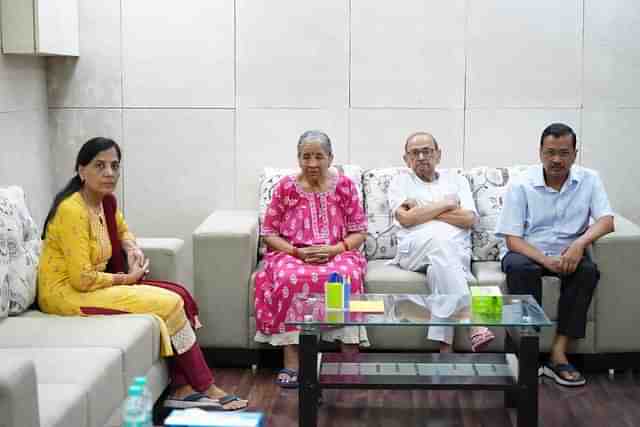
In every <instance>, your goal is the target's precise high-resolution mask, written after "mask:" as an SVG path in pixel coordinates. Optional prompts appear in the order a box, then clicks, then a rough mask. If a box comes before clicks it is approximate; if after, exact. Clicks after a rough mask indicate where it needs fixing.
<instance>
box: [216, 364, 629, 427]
mask: <svg viewBox="0 0 640 427" xmlns="http://www.w3.org/2000/svg"><path fill="white" fill-rule="evenodd" d="M215 373H216V382H217V383H218V385H219V386H221V387H223V388H224V389H226V390H227V391H229V392H234V393H237V394H238V395H240V396H247V397H248V398H249V399H250V401H251V409H252V410H257V411H261V412H263V413H265V415H266V416H267V426H271V427H280V426H287V427H288V426H296V425H297V422H298V418H297V417H298V409H297V408H298V395H297V391H291V390H282V389H280V388H279V387H278V386H276V385H275V384H274V383H273V380H274V378H275V370H272V369H266V368H265V369H261V370H258V372H257V373H256V374H255V375H254V374H252V372H251V370H250V369H239V368H218V369H216V371H215ZM586 376H587V379H588V381H589V382H588V384H587V386H585V387H582V388H579V389H567V388H563V387H560V386H558V385H556V384H555V383H553V382H552V381H551V380H548V379H541V380H540V426H545V427H546V426H549V427H555V426H558V427H560V426H562V427H565V426H566V427H573V426H580V427H583V426H584V427H588V426H593V427H596V426H597V427H604V426H607V427H618V426H626V427H636V426H640V373H639V372H638V371H624V372H620V371H617V372H616V374H615V375H614V376H613V377H609V375H608V374H607V373H606V372H604V373H595V374H587V375H586ZM323 397H324V403H323V405H322V406H321V407H320V411H319V413H320V416H319V423H318V425H319V426H320V427H328V426H332V427H341V426H345V427H346V426H349V427H358V426H362V427H365V426H366V427H375V426H380V427H394V426H403V427H404V426H437V427H444V426H465V427H467V426H468V427H470V426H491V427H500V426H515V413H514V412H513V411H511V410H506V409H504V407H503V400H502V393H500V392H484V391H421V390H420V391H390V390H383V391H359V390H340V391H338V390H329V391H325V392H324V393H323Z"/></svg>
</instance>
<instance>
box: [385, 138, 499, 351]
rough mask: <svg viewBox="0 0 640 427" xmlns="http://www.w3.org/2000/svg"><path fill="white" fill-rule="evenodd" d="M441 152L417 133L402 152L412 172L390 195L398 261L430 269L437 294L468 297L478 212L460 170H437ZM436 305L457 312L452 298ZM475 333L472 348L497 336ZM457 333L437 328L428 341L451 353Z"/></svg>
mask: <svg viewBox="0 0 640 427" xmlns="http://www.w3.org/2000/svg"><path fill="white" fill-rule="evenodd" d="M441 156H442V152H441V151H440V148H439V147H438V143H437V142H436V140H435V138H434V137H433V136H432V135H431V134H429V133H426V132H417V133H414V134H412V135H410V136H409V138H407V141H406V144H405V154H404V156H403V159H404V161H405V162H406V164H407V166H408V167H409V168H410V169H411V171H409V173H405V174H399V175H397V176H396V177H395V178H394V179H393V181H392V182H391V184H390V186H389V191H388V198H389V205H390V207H391V211H392V213H393V215H394V218H395V222H396V226H397V227H398V233H397V236H398V252H397V255H396V257H395V259H394V260H393V261H392V262H393V263H394V264H397V265H399V266H400V267H401V268H403V269H406V270H411V271H418V272H425V271H426V278H427V280H426V281H427V286H428V287H429V288H430V290H431V293H432V294H433V295H461V296H463V295H468V294H469V287H468V284H467V281H468V280H469V279H472V277H473V276H471V273H470V271H469V268H470V262H471V235H470V228H471V227H472V226H473V224H474V223H475V221H476V217H477V212H476V208H475V204H474V202H473V198H472V196H471V190H470V188H469V183H468V182H467V180H466V179H465V178H464V177H463V176H462V175H460V174H457V173H448V172H446V171H438V170H436V166H437V165H438V164H439V163H440V158H441ZM443 301H447V302H448V303H447V304H444V305H443V306H441V307H436V308H435V309H434V310H433V312H432V315H433V316H434V317H435V318H438V317H440V318H442V319H446V317H447V316H450V315H452V314H454V312H455V309H456V307H455V303H454V304H451V302H452V301H455V300H451V299H443ZM470 331H471V345H472V349H473V351H477V350H479V349H480V348H481V347H483V346H485V345H486V344H487V343H488V342H489V341H491V340H492V339H493V338H494V335H493V334H492V333H491V331H490V330H489V329H487V328H479V327H474V328H471V329H470ZM453 336H454V331H453V328H452V327H450V326H432V327H430V328H429V332H428V335H427V337H428V339H430V340H434V341H438V342H439V343H440V351H441V352H447V351H451V349H452V343H453Z"/></svg>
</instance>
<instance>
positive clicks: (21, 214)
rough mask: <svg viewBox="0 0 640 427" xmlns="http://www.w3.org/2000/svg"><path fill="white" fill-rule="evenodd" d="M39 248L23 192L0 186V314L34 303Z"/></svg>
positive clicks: (14, 188)
mask: <svg viewBox="0 0 640 427" xmlns="http://www.w3.org/2000/svg"><path fill="white" fill-rule="evenodd" d="M40 248H41V241H40V234H39V232H38V228H37V227H36V224H35V223H34V222H33V219H32V218H31V215H30V214H29V210H28V209H27V205H26V202H25V196H24V192H23V191H22V189H21V188H20V187H15V186H14V187H8V188H0V317H3V316H6V315H7V314H19V313H22V312H23V311H25V310H26V309H28V308H29V306H30V305H31V304H33V301H34V300H35V298H36V278H37V273H38V260H39V257H40Z"/></svg>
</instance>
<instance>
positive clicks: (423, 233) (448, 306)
mask: <svg viewBox="0 0 640 427" xmlns="http://www.w3.org/2000/svg"><path fill="white" fill-rule="evenodd" d="M396 262H397V263H398V264H399V265H400V267H401V268H403V269H405V270H411V271H418V272H424V271H425V270H426V273H427V286H429V288H430V291H431V293H432V294H433V295H469V286H468V284H467V279H468V278H469V276H470V275H471V273H470V271H469V265H470V262H471V257H470V254H469V251H468V250H464V248H462V247H461V245H460V244H458V243H457V242H455V241H453V240H452V239H446V238H442V237H439V236H437V235H435V233H433V232H432V230H431V229H429V228H426V229H425V228H421V229H418V230H414V231H411V232H410V233H409V234H407V235H406V236H404V237H403V238H401V239H400V242H399V244H398V255H397V257H396ZM442 301H443V303H442V304H440V305H437V306H436V307H434V309H433V311H432V316H433V318H434V319H442V320H446V319H447V318H448V317H449V316H451V315H452V314H454V312H455V311H456V310H457V309H458V307H457V304H455V300H454V299H446V298H443V299H442ZM427 338H428V339H430V340H434V341H440V342H444V343H447V344H452V343H453V327H451V326H431V327H429V332H428V334H427Z"/></svg>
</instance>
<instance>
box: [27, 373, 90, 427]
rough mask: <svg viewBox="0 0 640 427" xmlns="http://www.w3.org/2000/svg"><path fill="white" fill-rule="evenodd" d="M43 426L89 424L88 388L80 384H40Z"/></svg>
mask: <svg viewBox="0 0 640 427" xmlns="http://www.w3.org/2000/svg"><path fill="white" fill-rule="evenodd" d="M38 409H39V412H40V426H41V427H67V426H82V425H86V424H87V420H88V417H89V409H88V401H87V398H86V390H84V387H83V386H82V385H79V384H38Z"/></svg>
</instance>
